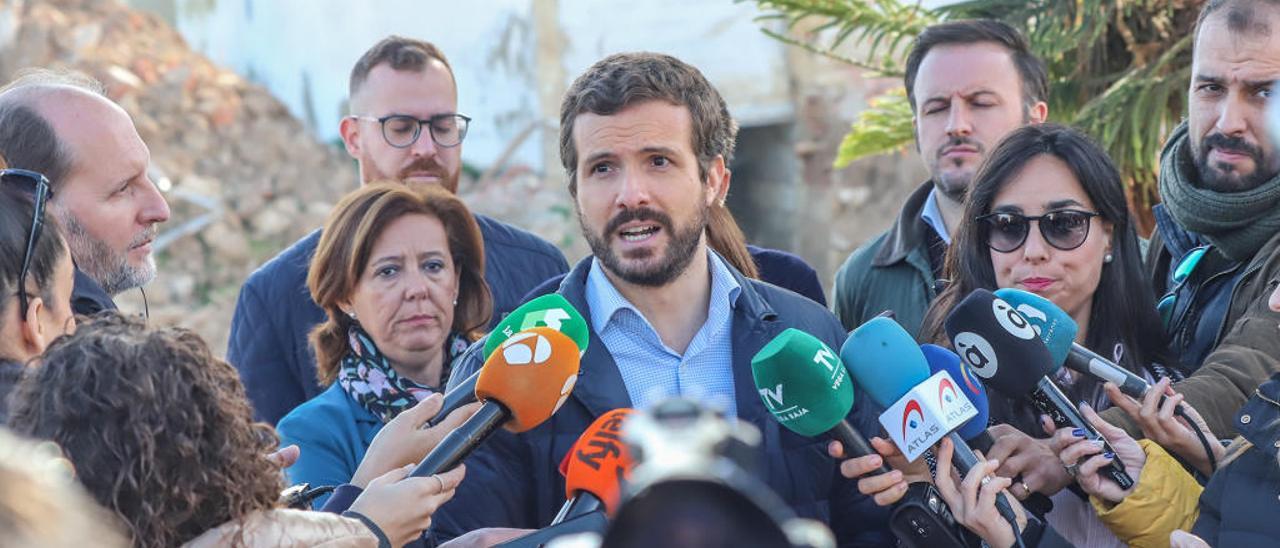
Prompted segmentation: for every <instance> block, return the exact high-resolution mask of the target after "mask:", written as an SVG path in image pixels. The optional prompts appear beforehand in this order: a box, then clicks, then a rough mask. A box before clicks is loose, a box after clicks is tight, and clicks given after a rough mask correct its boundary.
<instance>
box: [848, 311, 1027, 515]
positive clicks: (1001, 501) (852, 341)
mask: <svg viewBox="0 0 1280 548" xmlns="http://www.w3.org/2000/svg"><path fill="white" fill-rule="evenodd" d="M840 359H841V360H842V361H844V363H845V366H847V367H848V368H849V371H850V372H851V373H853V382H854V384H856V385H858V389H859V390H861V391H862V392H864V393H866V394H867V396H869V397H870V398H871V399H872V400H873V401H875V402H876V403H877V404H879V405H880V406H881V407H882V408H885V407H889V406H891V405H893V404H894V402H896V401H898V399H899V398H901V397H902V396H903V395H905V394H906V393H907V392H908V391H910V390H911V389H912V388H914V387H915V386H916V385H918V384H920V383H922V382H924V381H925V380H926V379H928V378H929V375H930V374H931V373H930V372H929V360H928V359H927V358H926V357H925V354H924V351H922V350H921V347H920V346H918V345H916V341H915V339H914V338H912V337H911V334H910V333H907V331H906V330H905V329H903V328H902V326H901V325H898V322H895V321H893V320H891V319H889V318H885V317H877V318H872V319H871V320H869V321H867V323H864V324H862V325H860V326H858V328H857V329H855V330H853V333H850V334H849V338H848V339H846V340H845V341H844V345H843V346H841V347H840ZM985 404H986V400H985V399H984V400H983V405H982V409H984V410H985V408H986V405H985ZM983 414H984V415H985V411H984V412H983ZM962 428H963V427H962ZM947 437H948V438H950V439H951V445H952V447H954V449H955V450H954V451H953V453H952V454H953V455H954V456H953V463H954V464H955V467H956V471H957V472H959V473H960V477H964V476H966V475H968V474H969V470H971V469H973V467H974V466H977V465H978V455H977V454H975V453H974V452H973V449H971V448H970V447H969V444H968V443H966V442H965V440H964V438H962V437H961V436H960V435H959V433H958V432H957V431H955V430H953V431H951V432H950V433H948V434H947ZM996 510H998V511H999V512H1000V515H1001V516H1002V517H1004V518H1005V519H1006V520H1008V521H1009V523H1012V524H1015V528H1016V523H1017V520H1016V515H1015V514H1014V513H1013V507H1012V506H1010V505H1009V501H1008V499H1006V498H1005V496H1004V495H1003V494H999V495H996Z"/></svg>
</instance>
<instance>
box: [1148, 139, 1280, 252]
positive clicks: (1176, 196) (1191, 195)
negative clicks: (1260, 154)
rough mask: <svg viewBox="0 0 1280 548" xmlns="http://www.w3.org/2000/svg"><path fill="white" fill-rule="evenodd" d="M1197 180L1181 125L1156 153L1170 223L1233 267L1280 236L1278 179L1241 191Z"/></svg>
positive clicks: (1163, 197)
mask: <svg viewBox="0 0 1280 548" xmlns="http://www.w3.org/2000/svg"><path fill="white" fill-rule="evenodd" d="M1259 169H1261V166H1259ZM1199 179H1200V176H1199V174H1198V173H1197V171H1196V166H1195V162H1194V161H1193V159H1192V151H1191V138H1190V132H1189V131H1188V129H1187V123H1186V122H1183V123H1182V124H1181V125H1179V126H1178V127H1177V129H1175V130H1173V134H1172V135H1170V136H1169V141H1168V142H1167V143H1165V146H1164V150H1163V151H1162V152H1161V153H1160V199H1161V201H1162V202H1163V203H1164V204H1165V208H1166V209H1167V210H1168V212H1169V215H1170V216H1172V217H1173V220H1174V221H1177V223H1178V225H1180V226H1181V227H1182V228H1183V229H1184V230H1188V231H1191V232H1195V233H1198V234H1202V235H1204V237H1205V238H1207V239H1208V240H1209V243H1211V244H1213V245H1214V247H1217V248H1218V249H1220V250H1222V253H1223V254H1224V255H1226V256H1227V258H1229V259H1231V260H1233V261H1238V262H1248V261H1249V260H1250V259H1252V258H1253V255H1254V254H1256V253H1257V252H1258V250H1259V249H1262V246H1263V245H1264V244H1266V243H1267V241H1268V240H1270V239H1271V237H1272V236H1275V234H1276V233H1277V232H1280V207H1277V206H1278V205H1280V175H1277V176H1275V177H1272V178H1271V179H1270V180H1268V181H1266V182H1264V183H1262V184H1261V185H1258V186H1257V187H1256V188H1252V189H1249V190H1244V191H1240V192H1216V191H1213V190H1208V189H1205V188H1201V187H1200V185H1199Z"/></svg>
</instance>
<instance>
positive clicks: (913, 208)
mask: <svg viewBox="0 0 1280 548" xmlns="http://www.w3.org/2000/svg"><path fill="white" fill-rule="evenodd" d="M930 192H933V181H925V182H924V184H922V185H920V187H919V188H917V189H916V190H915V192H912V193H911V196H909V197H908V198H907V203H905V204H903V206H902V211H901V212H899V213H898V219H897V220H895V221H894V222H893V226H892V227H890V228H889V232H888V234H887V237H886V238H885V240H884V244H882V245H881V246H880V251H879V252H877V253H876V256H875V257H874V258H873V259H872V260H871V265H872V266H877V267H885V266H890V265H893V264H896V263H899V262H902V261H905V260H906V259H907V255H909V254H911V253H912V252H914V251H917V250H921V251H924V252H925V253H927V252H928V251H927V250H926V249H925V246H927V245H928V240H927V239H926V233H925V231H926V230H933V229H932V228H929V224H928V223H926V222H925V221H924V219H921V218H920V212H921V211H923V210H924V203H925V201H927V200H928V199H929V193H930Z"/></svg>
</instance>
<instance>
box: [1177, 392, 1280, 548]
mask: <svg viewBox="0 0 1280 548" xmlns="http://www.w3.org/2000/svg"><path fill="white" fill-rule="evenodd" d="M1236 425H1237V427H1238V428H1239V430H1240V435H1241V436H1244V439H1245V440H1248V441H1249V443H1252V444H1253V447H1251V448H1249V449H1247V450H1245V451H1244V453H1243V454H1241V455H1240V456H1239V457H1237V458H1236V459H1235V460H1233V461H1231V462H1230V463H1229V464H1227V465H1226V466H1223V467H1222V468H1219V469H1218V471H1217V472H1215V473H1214V474H1213V477H1212V478H1211V479H1210V480H1209V485H1207V486H1206V487H1205V490H1204V493H1202V494H1201V495H1200V517H1199V518H1198V519H1197V520H1196V525H1195V527H1193V528H1192V532H1193V533H1195V534H1196V535H1197V536H1199V537H1200V538H1203V539H1204V540H1205V541H1206V542H1208V543H1209V545H1210V546H1275V545H1276V544H1277V543H1278V542H1280V373H1277V374H1275V375H1272V377H1271V380H1270V381H1268V382H1267V383H1266V384H1263V385H1262V386H1259V387H1258V390H1257V391H1256V392H1255V393H1254V395H1253V398H1251V399H1250V400H1249V401H1248V402H1247V403H1245V404H1244V408H1243V409H1241V410H1240V413H1239V414H1238V415H1237V416H1236Z"/></svg>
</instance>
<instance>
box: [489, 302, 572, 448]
mask: <svg viewBox="0 0 1280 548" xmlns="http://www.w3.org/2000/svg"><path fill="white" fill-rule="evenodd" d="M578 360H579V357H578V346H577V345H575V344H573V341H572V340H570V339H569V337H568V336H566V335H565V334H563V333H561V332H559V331H556V330H554V329H551V328H550V327H535V328H533V329H528V330H525V331H521V332H519V333H516V334H515V335H512V336H511V337H510V338H508V339H507V341H506V342H504V343H502V346H499V347H498V349H497V350H495V351H494V352H493V355H492V356H489V359H488V360H487V361H485V362H484V367H482V368H480V378H479V379H477V380H476V397H477V398H479V399H480V400H481V401H488V400H494V401H497V402H499V403H501V404H502V405H503V406H504V407H506V408H507V410H508V411H510V412H511V418H510V420H508V421H507V423H506V428H507V429H508V430H510V431H512V432H524V431H526V430H530V429H532V428H534V427H536V426H538V425H539V424H542V423H543V421H546V420H547V419H549V418H551V415H553V414H555V412H556V410H558V409H560V406H561V405H563V404H564V402H565V400H567V399H569V393H570V392H572V391H573V385H574V383H576V382H577V381H578Z"/></svg>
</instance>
